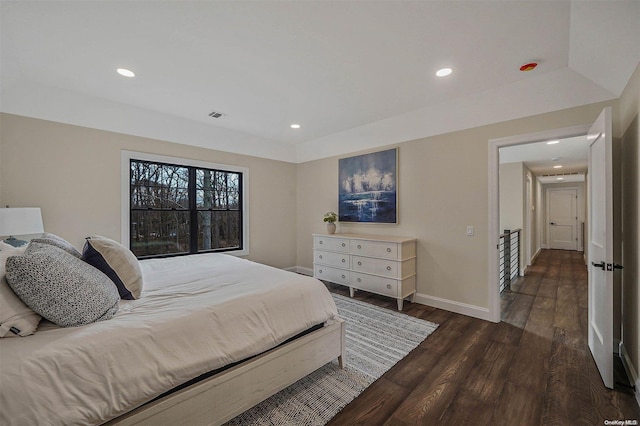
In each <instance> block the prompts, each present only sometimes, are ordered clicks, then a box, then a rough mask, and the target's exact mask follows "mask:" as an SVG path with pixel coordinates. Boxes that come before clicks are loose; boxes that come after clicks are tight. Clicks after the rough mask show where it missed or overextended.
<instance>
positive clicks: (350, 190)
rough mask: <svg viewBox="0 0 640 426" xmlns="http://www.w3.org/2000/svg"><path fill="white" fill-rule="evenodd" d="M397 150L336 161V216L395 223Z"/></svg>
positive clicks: (355, 219)
mask: <svg viewBox="0 0 640 426" xmlns="http://www.w3.org/2000/svg"><path fill="white" fill-rule="evenodd" d="M397 183H398V149H397V148H394V149H388V150H386V151H379V152H373V153H371V154H363V155H357V156H355V157H348V158H342V159H340V160H339V161H338V186H339V188H338V219H339V220H340V221H341V222H368V223H397V222H398V213H397V205H398V185H397Z"/></svg>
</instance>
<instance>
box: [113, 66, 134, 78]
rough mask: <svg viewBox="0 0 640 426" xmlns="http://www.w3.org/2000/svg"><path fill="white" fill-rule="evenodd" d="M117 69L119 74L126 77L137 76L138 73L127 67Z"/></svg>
mask: <svg viewBox="0 0 640 426" xmlns="http://www.w3.org/2000/svg"><path fill="white" fill-rule="evenodd" d="M116 71H117V73H118V74H120V75H122V76H124V77H129V78H131V77H135V76H136V73H134V72H133V71H131V70H128V69H126V68H118V69H117V70H116Z"/></svg>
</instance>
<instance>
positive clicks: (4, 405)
mask: <svg viewBox="0 0 640 426" xmlns="http://www.w3.org/2000/svg"><path fill="white" fill-rule="evenodd" d="M140 264H141V267H142V271H143V275H144V289H143V293H142V297H141V298H140V299H139V300H132V301H129V300H122V301H121V302H120V309H119V311H118V313H117V314H116V315H115V317H114V318H113V319H111V320H108V321H103V322H99V323H95V324H90V325H87V326H82V327H76V328H58V327H56V326H53V325H52V324H50V323H41V325H40V328H39V329H38V331H37V332H36V334H35V335H33V336H29V337H24V338H10V339H1V340H0V424H2V425H36V424H37V425H58V424H60V425H62V424H64V425H71V424H83V425H84V424H100V423H102V422H104V421H107V420H109V419H112V418H114V417H117V416H119V415H121V414H123V413H125V412H127V411H130V410H131V409H133V408H135V407H136V406H139V405H141V404H143V403H145V402H147V401H149V400H151V399H153V398H154V397H156V396H158V395H159V394H162V393H163V392H165V391H167V390H170V389H172V388H174V387H176V386H178V385H180V384H182V383H184V382H186V381H188V380H190V379H192V378H194V377H197V376H199V375H200V374H202V373H205V372H208V371H211V370H215V369H217V368H220V367H223V366H225V365H227V364H230V363H232V362H235V361H239V360H242V359H245V358H247V357H250V356H253V355H256V354H259V353H261V352H264V351H266V350H268V349H271V348H273V347H274V346H277V345H278V344H280V343H282V342H283V341H285V340H286V339H288V338H290V337H292V336H295V335H296V334H298V333H300V332H301V331H304V330H306V329H308V328H310V327H312V326H314V325H316V324H322V323H328V322H331V321H333V320H334V319H336V318H337V315H338V314H337V310H336V307H335V304H334V302H333V299H332V298H331V295H330V294H329V292H328V291H327V289H326V288H325V287H324V285H323V284H322V283H321V282H319V281H318V280H316V279H314V278H310V277H305V276H301V275H298V274H294V273H291V272H286V271H283V270H279V269H276V268H272V267H269V266H265V265H261V264H258V263H254V262H250V261H247V260H243V259H239V258H236V257H234V256H229V255H223V254H202V255H194V256H183V257H174V258H167V259H153V260H146V261H142V262H140Z"/></svg>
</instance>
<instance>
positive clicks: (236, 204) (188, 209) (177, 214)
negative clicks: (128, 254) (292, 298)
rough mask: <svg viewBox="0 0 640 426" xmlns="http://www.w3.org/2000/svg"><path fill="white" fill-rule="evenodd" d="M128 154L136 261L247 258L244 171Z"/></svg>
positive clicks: (131, 241) (131, 235) (130, 237)
mask: <svg viewBox="0 0 640 426" xmlns="http://www.w3.org/2000/svg"><path fill="white" fill-rule="evenodd" d="M126 154H130V155H125V156H126V157H128V165H127V169H128V178H127V180H128V185H127V191H126V192H127V203H126V204H127V206H128V213H129V214H128V218H127V223H128V232H126V233H127V234H128V238H127V239H126V240H128V242H129V248H130V249H131V251H133V253H134V254H135V255H136V256H137V257H139V258H145V257H154V256H168V255H178V254H195V253H203V252H212V251H225V252H227V251H228V252H237V254H247V252H246V250H245V247H246V241H245V233H246V226H245V224H246V220H245V209H244V204H245V203H244V197H243V196H244V191H243V188H244V181H245V177H246V175H247V174H248V171H247V170H246V169H242V168H233V167H231V166H224V165H219V164H211V163H201V162H191V164H180V162H179V161H180V159H174V158H168V157H156V156H151V157H154V158H151V159H150V158H149V157H150V156H149V155H148V154H141V155H139V156H136V155H135V154H136V153H126ZM125 156H123V168H124V166H125V161H124V160H125V158H124V157H125ZM160 159H161V160H164V161H159V160H160ZM171 160H174V161H175V160H177V161H178V162H174V161H171ZM182 161H186V160H182ZM123 190H124V185H123ZM123 192H124V191H123ZM123 198H124V197H123ZM124 234H125V230H124V225H123V235H124ZM126 240H125V238H123V241H126Z"/></svg>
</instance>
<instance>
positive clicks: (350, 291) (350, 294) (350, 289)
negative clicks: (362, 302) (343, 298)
mask: <svg viewBox="0 0 640 426" xmlns="http://www.w3.org/2000/svg"><path fill="white" fill-rule="evenodd" d="M354 293H355V289H354V288H353V287H349V296H351V297H353V294H354Z"/></svg>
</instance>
